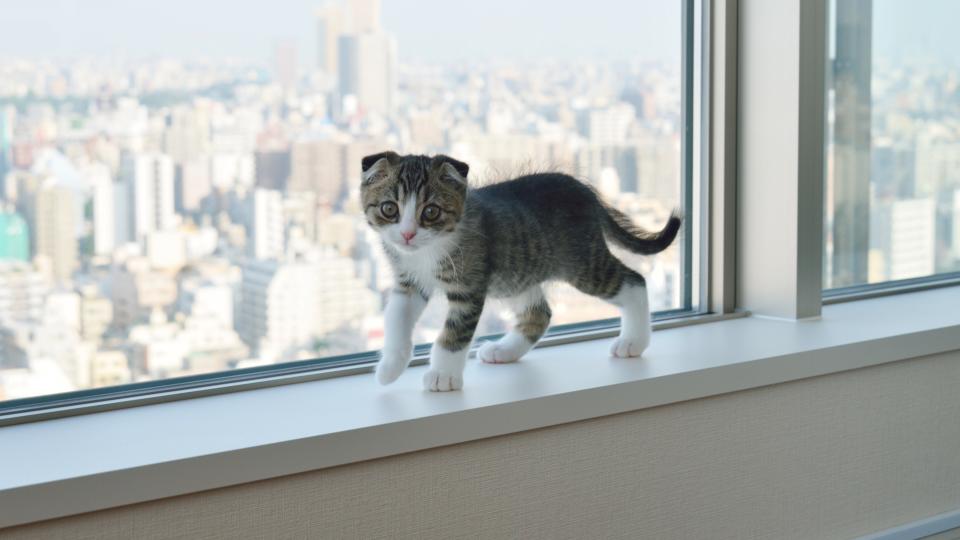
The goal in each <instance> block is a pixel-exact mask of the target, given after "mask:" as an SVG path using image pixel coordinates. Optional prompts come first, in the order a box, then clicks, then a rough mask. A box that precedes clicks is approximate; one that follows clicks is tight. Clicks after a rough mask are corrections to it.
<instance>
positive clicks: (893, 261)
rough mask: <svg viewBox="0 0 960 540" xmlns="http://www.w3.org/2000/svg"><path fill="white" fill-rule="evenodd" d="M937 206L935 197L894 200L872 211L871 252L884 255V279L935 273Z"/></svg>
mask: <svg viewBox="0 0 960 540" xmlns="http://www.w3.org/2000/svg"><path fill="white" fill-rule="evenodd" d="M935 210H936V205H935V203H934V200H933V199H932V198H924V199H906V200H895V201H892V202H887V203H882V204H878V205H877V206H876V207H875V208H874V209H873V211H872V212H871V223H870V229H871V230H870V240H871V245H870V247H871V249H873V250H876V251H878V252H879V253H880V254H881V257H882V258H881V259H880V260H882V261H883V263H884V264H883V266H884V270H885V272H883V273H879V275H880V276H882V277H883V278H885V279H891V280H895V279H908V278H914V277H921V276H928V275H931V274H933V273H934V271H935V263H936V216H935Z"/></svg>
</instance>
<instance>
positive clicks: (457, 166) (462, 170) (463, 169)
mask: <svg viewBox="0 0 960 540" xmlns="http://www.w3.org/2000/svg"><path fill="white" fill-rule="evenodd" d="M433 160H434V161H435V162H438V163H441V164H443V163H446V164H448V165H450V166H451V167H453V170H455V171H457V174H459V175H460V177H461V178H462V179H463V181H464V182H466V181H467V173H469V172H470V166H469V165H467V164H466V163H464V162H462V161H458V160H456V159H453V158H452V157H450V156H445V155H443V154H438V155H437V156H435V157H434V158H433Z"/></svg>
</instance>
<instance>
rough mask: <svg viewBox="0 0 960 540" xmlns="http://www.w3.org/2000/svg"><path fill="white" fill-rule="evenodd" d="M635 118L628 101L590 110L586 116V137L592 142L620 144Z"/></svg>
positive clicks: (625, 138)
mask: <svg viewBox="0 0 960 540" xmlns="http://www.w3.org/2000/svg"><path fill="white" fill-rule="evenodd" d="M636 118H637V113H636V110H634V108H633V105H630V104H628V103H617V104H615V105H611V106H609V107H605V108H603V109H595V110H592V111H590V113H589V115H588V117H587V137H589V138H590V142H592V143H594V144H601V145H611V144H622V143H624V142H626V140H627V134H628V132H629V130H630V126H631V125H633V123H634V122H635V121H636Z"/></svg>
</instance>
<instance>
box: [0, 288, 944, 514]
mask: <svg viewBox="0 0 960 540" xmlns="http://www.w3.org/2000/svg"><path fill="white" fill-rule="evenodd" d="M956 306H960V287H951V288H944V289H937V290H930V291H923V292H916V293H910V294H902V295H898V296H889V297H883V298H875V299H871V300H862V301H858V302H850V303H845V304H838V305H832V306H826V307H825V308H824V310H823V317H822V318H821V319H818V320H813V321H803V322H790V321H778V320H769V319H763V318H759V317H749V318H741V319H734V320H728V321H722V322H714V323H708V324H702V325H695V326H687V327H681V328H674V329H670V330H662V331H658V332H656V333H654V336H653V344H652V345H651V347H650V349H649V351H648V352H647V353H646V354H645V356H644V358H643V359H633V360H618V359H611V358H609V357H608V355H607V347H608V346H609V343H610V340H609V339H603V340H596V341H589V342H582V343H574V344H569V345H562V346H557V347H550V348H545V349H540V350H535V351H533V352H532V353H531V354H530V355H529V356H528V357H527V358H525V359H524V360H523V361H521V362H519V363H517V364H513V365H500V366H498V365H483V364H480V363H479V362H477V361H475V360H474V361H471V362H470V363H469V364H468V368H467V372H466V374H465V388H464V390H463V391H462V392H453V393H445V394H433V393H427V392H424V391H422V390H421V387H420V377H421V375H422V374H423V370H424V369H425V368H423V367H415V368H411V369H410V370H408V371H407V373H405V374H404V375H403V376H402V377H401V378H400V380H399V381H397V382H396V383H394V384H393V385H391V386H387V387H381V386H379V385H377V384H376V382H375V381H374V378H373V375H372V374H366V375H357V376H346V377H341V378H335V379H326V380H319V381H312V382H305V383H298V384H292V385H288V386H280V387H273V388H264V389H258V390H250V391H244V392H238V393H232V394H222V395H216V396H209V397H203V398H197V399H190V400H184V401H177V402H170V403H161V404H155V405H146V406H142V407H136V408H131V409H122V410H115V411H108V412H102V413H96V414H89V415H85V416H75V417H69V418H61V419H56V420H49V421H43V422H37V423H31V424H21V425H14V426H9V427H4V428H0V528H3V527H7V526H11V525H16V524H21V523H29V522H34V521H39V520H43V519H50V518H55V517H61V516H66V515H71V514H77V513H81V512H88V511H92V510H99V509H103V508H110V507H115V506H120V505H125V504H131V503H136V502H141V501H147V500H152V499H158V498H162V497H170V496H174V495H180V494H185V493H192V492H196V491H201V490H206V489H212V488H217V487H223V486H229V485H234V484H239V483H244V482H251V481H255V480H262V479H266V478H273V477H278V476H283V475H288V474H294V473H298V472H303V471H309V470H314V469H320V468H325V467H332V466H336V465H343V464H347V463H353V462H357V461H363V460H368V459H373V458H379V457H384V456H390V455H395V454H400V453H404V452H411V451H415V450H423V449H427V448H432V447H437V446H442V445H448V444H454V443H460V442H464V441H470V440H475V439H480V438H485V437H492V436H496V435H504V434H508V433H515V432H519V431H525V430H529V429H535V428H540V427H545V426H550V425H556V424H562V423H566V422H574V421H578V420H583V419H587V418H594V417H599V416H604V415H609V414H615V413H621V412H627V411H635V410H639V409H644V408H648V407H654V406H658V405H665V404H669V403H675V402H679V401H684V400H689V399H694V398H701V397H707V396H712V395H717V394H723V393H727V392H733V391H737V390H743V389H747V388H754V387H758V386H765V385H769V384H775V383H780V382H786V381H792V380H797V379H801V378H806V377H812V376H816V375H823V374H828V373H834V372H838V371H844V370H849V369H855V368H860V367H866V366H871V365H876V364H881V363H885V362H892V361H896V360H902V359H906V358H913V357H919V356H924V355H928V354H935V353H940V352H944V351H949V350H957V349H960V309H957V307H956Z"/></svg>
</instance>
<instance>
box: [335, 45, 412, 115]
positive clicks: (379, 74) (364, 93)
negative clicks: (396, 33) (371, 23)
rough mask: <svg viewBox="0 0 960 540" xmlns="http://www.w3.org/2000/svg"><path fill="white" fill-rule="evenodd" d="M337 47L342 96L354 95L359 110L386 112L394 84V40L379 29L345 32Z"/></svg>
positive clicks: (395, 46) (392, 94)
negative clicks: (374, 30) (375, 30)
mask: <svg viewBox="0 0 960 540" xmlns="http://www.w3.org/2000/svg"><path fill="white" fill-rule="evenodd" d="M338 49H339V54H340V59H339V81H340V96H341V99H342V100H343V99H348V98H349V97H350V96H353V97H354V98H355V99H356V100H357V103H358V106H359V112H361V113H378V114H383V115H389V114H390V113H391V112H392V111H393V106H394V95H395V93H396V86H397V80H396V62H397V44H396V40H394V38H393V37H392V36H389V35H387V34H386V33H384V32H382V31H377V32H364V33H357V34H348V35H343V36H341V37H340V41H339V44H338ZM341 106H342V103H341Z"/></svg>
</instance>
